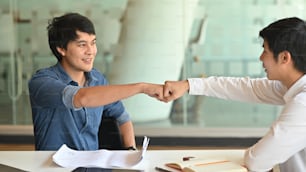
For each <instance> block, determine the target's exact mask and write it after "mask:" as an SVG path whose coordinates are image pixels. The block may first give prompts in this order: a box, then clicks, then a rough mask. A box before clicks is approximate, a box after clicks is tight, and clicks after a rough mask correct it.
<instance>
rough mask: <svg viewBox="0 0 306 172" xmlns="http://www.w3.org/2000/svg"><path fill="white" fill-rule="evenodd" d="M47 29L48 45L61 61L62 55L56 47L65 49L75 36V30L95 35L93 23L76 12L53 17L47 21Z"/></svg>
mask: <svg viewBox="0 0 306 172" xmlns="http://www.w3.org/2000/svg"><path fill="white" fill-rule="evenodd" d="M47 30H48V41H49V47H50V49H51V51H52V53H53V54H54V55H55V56H56V58H57V60H58V61H61V59H62V55H61V54H60V53H59V52H58V51H57V49H56V47H60V48H64V49H66V48H67V44H68V42H69V41H73V40H75V39H76V38H77V34H76V31H81V32H86V33H88V34H94V35H95V28H94V25H93V23H92V22H91V21H90V20H89V19H88V18H87V17H85V16H82V15H80V14H78V13H67V14H64V15H62V16H60V17H54V18H53V19H51V20H50V21H49V23H48V26H47Z"/></svg>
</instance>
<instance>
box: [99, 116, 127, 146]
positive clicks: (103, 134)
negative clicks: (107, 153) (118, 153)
mask: <svg viewBox="0 0 306 172" xmlns="http://www.w3.org/2000/svg"><path fill="white" fill-rule="evenodd" d="M98 137H99V149H109V150H123V149H125V148H124V146H123V142H122V138H121V133H120V130H119V125H118V123H117V121H116V120H115V119H114V118H111V117H104V116H103V117H102V120H101V124H100V127H99V133H98Z"/></svg>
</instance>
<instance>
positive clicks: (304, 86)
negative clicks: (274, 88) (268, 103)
mask: <svg viewBox="0 0 306 172" xmlns="http://www.w3.org/2000/svg"><path fill="white" fill-rule="evenodd" d="M303 90H305V91H306V75H303V76H302V77H301V78H300V79H299V80H297V81H296V82H295V83H294V84H293V85H292V86H291V87H290V88H289V90H288V91H287V92H286V94H285V95H284V99H285V101H289V100H291V99H292V98H293V97H295V96H296V95H297V94H298V93H300V92H302V91H303Z"/></svg>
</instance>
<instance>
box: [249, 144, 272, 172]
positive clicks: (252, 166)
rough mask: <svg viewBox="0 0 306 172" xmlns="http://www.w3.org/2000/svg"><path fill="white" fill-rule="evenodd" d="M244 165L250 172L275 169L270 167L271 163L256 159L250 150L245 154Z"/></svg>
mask: <svg viewBox="0 0 306 172" xmlns="http://www.w3.org/2000/svg"><path fill="white" fill-rule="evenodd" d="M244 164H245V166H246V167H247V169H248V171H250V172H261V171H269V170H271V169H272V168H273V165H272V166H271V167H269V161H265V160H262V159H259V158H256V157H254V156H253V155H252V153H251V151H250V149H248V150H247V151H246V152H245V155H244Z"/></svg>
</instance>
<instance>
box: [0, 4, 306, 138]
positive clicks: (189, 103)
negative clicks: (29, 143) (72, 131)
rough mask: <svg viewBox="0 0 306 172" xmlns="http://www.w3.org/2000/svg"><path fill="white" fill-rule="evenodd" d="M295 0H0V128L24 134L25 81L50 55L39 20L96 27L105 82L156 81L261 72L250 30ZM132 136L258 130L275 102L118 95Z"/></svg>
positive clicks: (292, 9) (27, 130) (299, 11)
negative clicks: (76, 18) (82, 18)
mask: <svg viewBox="0 0 306 172" xmlns="http://www.w3.org/2000/svg"><path fill="white" fill-rule="evenodd" d="M304 8H305V0H294V1H293V0H235V1H228V0H65V1H60V0H52V1H40V0H22V1H20V0H19V1H18V0H1V2H0V27H1V29H0V40H1V41H0V134H2V135H8V134H17V135H32V134H33V133H32V128H31V126H32V117H31V109H30V103H29V93H28V87H27V82H28V80H29V79H30V77H31V75H32V74H33V73H34V72H35V71H36V70H37V69H40V68H43V67H47V66H50V65H53V64H55V63H56V58H55V57H54V56H53V55H52V54H51V51H50V49H49V47H48V41H47V32H46V26H47V23H48V20H49V19H51V18H52V17H55V16H59V15H62V14H64V13H66V12H78V13H81V14H83V15H86V16H87V17H89V18H90V19H91V20H92V21H93V23H94V25H95V28H96V34H97V41H98V55H97V57H96V61H95V68H97V69H99V70H100V71H101V72H103V73H104V74H105V75H106V76H107V77H108V79H109V81H110V83H111V84H125V83H133V82H152V83H161V84H162V83H164V81H165V80H181V79H186V78H190V77H206V76H212V75H217V76H220V75H222V76H250V77H265V73H264V71H263V69H262V64H261V62H260V61H259V55H260V54H261V51H262V41H261V40H260V39H259V37H258V32H259V31H260V30H261V29H262V28H263V27H265V26H266V25H268V24H269V23H271V22H273V21H275V20H278V19H280V18H283V17H292V16H297V17H300V18H305V12H304V11H305V9H304ZM123 103H124V104H125V106H126V108H127V110H128V112H129V113H130V114H131V117H132V120H133V122H134V124H135V132H136V135H137V136H139V137H141V136H143V135H147V136H151V137H166V138H169V137H196V138H205V137H214V138H228V137H238V138H249V137H260V136H262V135H263V134H264V132H265V131H266V129H267V127H269V125H270V124H271V123H272V122H273V121H274V120H275V119H276V118H277V115H278V113H279V111H280V107H278V106H270V105H261V104H248V103H241V102H235V101H225V100H219V99H215V98H209V97H205V96H190V95H185V96H183V97H182V98H180V99H178V100H176V101H174V102H170V103H162V102H159V101H156V100H155V99H152V98H150V97H148V96H145V95H137V96H134V97H132V98H128V99H126V100H124V101H123Z"/></svg>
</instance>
